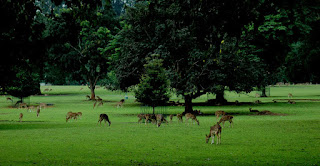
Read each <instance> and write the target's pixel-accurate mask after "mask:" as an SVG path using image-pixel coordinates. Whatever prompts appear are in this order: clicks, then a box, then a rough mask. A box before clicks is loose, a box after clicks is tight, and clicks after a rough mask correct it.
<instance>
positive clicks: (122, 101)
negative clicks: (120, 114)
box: [117, 99, 125, 108]
mask: <svg viewBox="0 0 320 166" xmlns="http://www.w3.org/2000/svg"><path fill="white" fill-rule="evenodd" d="M124 101H125V100H124V99H121V100H120V101H119V102H118V103H117V108H119V107H120V108H121V107H122V105H123V103H124Z"/></svg>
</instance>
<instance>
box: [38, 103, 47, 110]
mask: <svg viewBox="0 0 320 166" xmlns="http://www.w3.org/2000/svg"><path fill="white" fill-rule="evenodd" d="M39 106H40V108H41V109H42V107H43V108H47V106H48V105H47V104H46V103H40V105H39Z"/></svg>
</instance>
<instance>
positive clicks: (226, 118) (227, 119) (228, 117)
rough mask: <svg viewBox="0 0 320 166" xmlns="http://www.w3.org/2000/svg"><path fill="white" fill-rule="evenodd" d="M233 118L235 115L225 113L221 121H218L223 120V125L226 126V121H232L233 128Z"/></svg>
mask: <svg viewBox="0 0 320 166" xmlns="http://www.w3.org/2000/svg"><path fill="white" fill-rule="evenodd" d="M232 119H233V116H231V115H225V116H223V117H221V119H220V121H219V122H218V123H219V124H220V123H221V122H222V123H223V127H224V122H225V121H229V122H230V127H231V124H232V128H233V122H232Z"/></svg>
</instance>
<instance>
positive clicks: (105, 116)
mask: <svg viewBox="0 0 320 166" xmlns="http://www.w3.org/2000/svg"><path fill="white" fill-rule="evenodd" d="M103 120H104V122H105V123H106V124H107V122H108V123H109V126H110V125H111V122H110V120H109V117H108V115H107V114H100V116H99V120H98V123H99V122H100V125H101V122H102V121H103Z"/></svg>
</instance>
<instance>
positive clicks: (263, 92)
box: [260, 86, 267, 97]
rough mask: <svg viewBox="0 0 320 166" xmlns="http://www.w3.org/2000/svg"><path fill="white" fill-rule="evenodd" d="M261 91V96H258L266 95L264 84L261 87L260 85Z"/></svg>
mask: <svg viewBox="0 0 320 166" xmlns="http://www.w3.org/2000/svg"><path fill="white" fill-rule="evenodd" d="M261 92H262V94H261V96H260V97H267V94H266V87H265V86H262V87H261Z"/></svg>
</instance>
